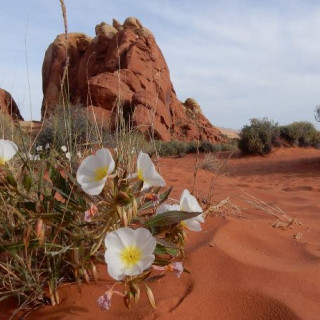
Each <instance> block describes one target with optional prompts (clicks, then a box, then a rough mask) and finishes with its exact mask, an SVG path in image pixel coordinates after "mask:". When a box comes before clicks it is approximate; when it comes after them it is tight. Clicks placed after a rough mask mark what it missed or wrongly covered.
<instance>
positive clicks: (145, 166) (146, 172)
mask: <svg viewBox="0 0 320 320" xmlns="http://www.w3.org/2000/svg"><path fill="white" fill-rule="evenodd" d="M137 169H138V172H137V176H138V179H140V180H142V181H143V182H144V187H143V188H144V189H146V188H148V187H164V186H165V185H166V183H165V181H164V179H163V178H162V177H161V176H160V174H159V173H158V172H157V170H156V168H155V166H154V164H153V162H152V161H151V159H150V157H149V155H148V154H147V153H144V152H142V151H140V153H139V155H138V159H137Z"/></svg>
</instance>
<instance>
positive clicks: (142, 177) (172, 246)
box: [77, 148, 204, 310]
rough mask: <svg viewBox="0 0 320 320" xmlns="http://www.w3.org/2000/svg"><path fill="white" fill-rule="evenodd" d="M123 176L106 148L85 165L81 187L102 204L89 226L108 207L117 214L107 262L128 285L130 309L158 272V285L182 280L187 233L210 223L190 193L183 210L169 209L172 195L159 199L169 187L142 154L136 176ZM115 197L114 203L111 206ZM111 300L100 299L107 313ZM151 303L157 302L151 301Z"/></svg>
mask: <svg viewBox="0 0 320 320" xmlns="http://www.w3.org/2000/svg"><path fill="white" fill-rule="evenodd" d="M120 171H121V168H118V167H117V165H116V161H114V159H113V157H112V154H111V152H110V150H108V149H105V148H103V149H100V150H97V151H96V153H95V154H94V155H90V156H88V157H87V158H86V159H84V160H83V161H82V163H81V165H80V166H79V168H78V171H77V182H78V183H79V185H80V186H81V188H82V190H83V191H84V192H85V193H86V194H88V195H90V196H91V197H92V201H93V202H94V200H95V199H96V200H97V202H96V203H95V204H94V203H91V205H90V208H89V209H88V210H87V211H86V212H85V215H84V220H85V221H86V222H88V223H93V222H94V220H95V219H98V218H99V216H100V215H101V214H103V213H102V212H101V211H103V210H104V207H105V206H109V207H112V205H114V206H115V208H116V209H115V211H116V212H117V214H118V220H117V221H116V223H115V224H116V225H117V227H116V228H115V229H113V230H112V229H111V230H108V232H107V234H106V236H105V241H104V244H105V248H106V250H105V254H104V258H105V262H106V264H107V269H108V273H109V275H110V277H112V278H113V279H114V280H116V281H121V282H122V283H124V286H125V292H126V297H127V299H126V301H127V305H130V300H131V298H132V297H134V298H135V299H137V297H139V295H140V293H139V292H140V289H138V286H139V283H142V282H145V281H146V280H147V281H150V279H152V277H150V275H151V273H152V272H157V271H160V272H161V273H160V274H159V275H158V276H156V277H155V276H153V277H155V279H157V278H158V277H162V276H164V274H165V273H166V272H168V271H172V272H173V273H174V274H175V275H176V276H177V277H180V276H181V274H182V272H183V270H184V267H183V263H182V261H181V260H182V259H183V257H184V250H183V247H184V239H185V231H184V230H185V228H187V229H189V230H192V231H201V225H200V223H203V222H204V218H203V215H202V208H201V207H200V206H199V204H198V202H197V200H196V198H195V197H194V196H193V195H191V194H190V192H189V191H188V190H184V191H183V192H182V194H181V198H180V202H179V204H167V203H165V201H166V200H167V198H168V195H169V193H170V191H171V189H169V191H167V192H165V193H163V194H162V195H159V191H160V188H161V187H164V186H165V185H166V183H165V181H164V179H163V177H162V176H161V175H160V174H159V173H158V172H157V170H156V168H155V165H154V164H153V162H152V160H151V159H150V157H149V155H148V154H146V153H144V152H142V151H141V152H140V153H139V154H138V156H137V163H136V172H135V173H133V174H132V173H131V174H128V175H127V176H126V177H121V174H120ZM115 180H116V181H117V183H118V185H117V186H115ZM108 181H111V182H110V183H108ZM114 190H117V191H116V192H115V191H114ZM114 192H115V193H116V194H114ZM110 194H113V197H111V200H109V202H108V201H107V200H106V199H108V196H110ZM130 204H132V206H130ZM109 212H110V211H109ZM157 257H161V259H159V258H157ZM150 290H151V289H150V288H149V289H148V290H147V294H148V296H149V294H150ZM148 292H149V293H148ZM111 296H112V294H110V292H109V291H107V292H106V293H105V294H104V295H102V296H101V297H100V298H99V300H98V305H99V306H100V307H101V309H103V310H108V309H109V308H110V306H111ZM149 300H150V302H151V301H153V298H151V297H150V296H149Z"/></svg>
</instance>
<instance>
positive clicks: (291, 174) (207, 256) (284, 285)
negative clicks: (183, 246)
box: [0, 149, 320, 320]
mask: <svg viewBox="0 0 320 320" xmlns="http://www.w3.org/2000/svg"><path fill="white" fill-rule="evenodd" d="M201 157H202V158H203V155H202V156H201ZM195 160H196V156H195V155H188V156H186V157H183V158H178V159H173V158H164V159H161V160H160V162H159V168H160V170H161V174H162V175H163V176H164V177H165V179H166V181H167V184H168V185H169V186H170V185H173V186H174V190H173V193H172V197H174V198H177V199H179V197H180V193H181V191H182V190H183V189H184V188H188V189H189V190H192V186H193V173H194V165H195ZM228 172H229V174H228V176H227V177H220V178H218V179H217V180H216V181H215V187H214V193H213V200H214V202H219V201H220V200H223V199H225V198H227V197H228V196H229V198H230V200H231V201H232V203H234V204H235V205H237V206H238V207H239V208H240V209H241V211H240V212H238V211H236V210H231V208H230V207H227V206H226V207H222V208H221V210H220V213H219V214H218V215H213V216H210V217H208V218H207V220H206V223H205V224H204V225H203V231H202V232H200V233H192V232H188V245H187V256H188V259H187V260H186V261H185V265H186V267H187V268H188V269H189V270H191V271H192V273H191V274H183V275H182V276H181V278H180V279H177V278H175V277H174V276H173V275H172V274H169V275H168V276H167V277H165V278H164V279H162V280H161V281H160V282H158V283H154V284H153V285H152V289H153V290H154V294H155V299H156V302H157V308H156V309H155V310H153V309H152V308H151V307H150V305H149V303H148V302H147V297H146V295H145V294H143V295H142V297H141V300H140V302H139V304H138V306H134V307H133V308H132V309H131V311H129V310H127V309H125V308H124V307H123V301H122V299H121V298H120V297H118V296H114V297H113V300H112V308H111V310H110V311H108V312H103V311H101V310H100V309H99V308H98V306H97V305H96V300H97V298H98V297H99V296H100V295H101V294H102V293H103V292H104V291H105V290H106V288H107V285H108V284H110V283H111V282H110V280H108V278H107V274H106V268H105V266H101V267H100V268H99V271H100V279H101V281H100V282H99V283H98V284H96V285H83V287H82V292H81V293H78V292H77V289H76V287H75V286H74V285H66V286H64V287H63V288H61V291H60V295H61V300H62V303H61V304H60V305H58V306H55V307H44V308H42V309H39V310H37V311H35V312H33V313H32V314H31V315H30V316H29V317H28V318H27V319H34V320H36V319H46V320H58V319H70V320H73V319H77V320H79V319H85V320H89V319H96V320H98V319H150V320H151V319H165V320H170V319H175V320H176V319H190V320H191V319H217V320H233V319H234V320H236V319H237V320H241V319H246V320H247V319H257V320H267V319H272V320H278V319H279V320H280V319H281V320H285V319H286V320H296V319H304V320H317V319H320V203H319V196H320V183H319V178H320V150H315V149H279V150H276V151H275V152H273V153H272V154H271V155H269V156H267V157H244V158H232V159H230V160H229V162H228ZM212 176H213V174H212V173H211V172H208V171H205V170H203V169H201V170H199V172H198V175H197V183H196V190H197V192H198V194H206V193H207V192H208V190H209V188H210V181H211V178H212ZM258 200H260V202H259V204H258V207H260V209H259V208H258V207H255V206H254V203H256V204H257V201H258ZM261 201H263V203H262V202H261ZM249 202H251V203H249ZM252 202H254V203H252ZM272 206H277V207H279V208H281V209H282V210H283V211H284V212H285V213H286V214H287V215H288V216H290V217H293V218H295V219H296V220H295V223H294V224H293V225H291V226H289V227H287V228H285V229H284V230H283V229H282V228H274V227H273V226H272V225H274V223H275V222H276V221H277V218H275V217H273V216H272V215H271V214H270V213H266V212H265V211H264V210H261V207H264V208H269V209H270V208H271V207H272ZM0 307H1V308H0V314H1V315H0V319H7V318H8V308H9V309H10V305H9V304H8V303H2V304H1V305H0Z"/></svg>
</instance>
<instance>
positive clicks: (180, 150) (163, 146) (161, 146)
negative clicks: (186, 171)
mask: <svg viewBox="0 0 320 320" xmlns="http://www.w3.org/2000/svg"><path fill="white" fill-rule="evenodd" d="M156 148H157V150H158V152H159V155H160V156H162V157H169V156H183V155H185V154H186V153H187V152H188V143H187V142H183V141H169V142H163V141H156Z"/></svg>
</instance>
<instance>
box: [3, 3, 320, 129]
mask: <svg viewBox="0 0 320 320" xmlns="http://www.w3.org/2000/svg"><path fill="white" fill-rule="evenodd" d="M56 2H57V3H53V2H52V1H40V0H30V1H28V4H27V2H25V1H23V0H12V1H10V4H9V3H8V4H6V5H4V6H2V11H1V13H0V38H1V39H5V41H1V45H0V49H1V50H0V61H6V63H5V64H4V63H0V74H1V77H0V86H4V87H5V89H6V88H7V89H8V90H9V91H10V89H12V90H13V94H14V98H16V97H17V98H16V99H18V100H19V101H21V102H22V103H23V110H22V113H23V114H24V115H25V116H27V113H28V108H29V107H28V105H29V103H28V101H29V98H28V95H29V92H28V87H27V85H26V63H25V47H24V39H25V32H26V25H27V20H28V19H29V25H28V32H27V52H28V57H29V72H30V82H31V94H32V101H33V105H34V108H39V109H38V110H37V111H34V112H33V113H34V114H38V115H40V104H41V65H42V60H43V56H44V52H45V49H46V48H47V47H48V45H49V44H50V42H52V41H53V40H54V38H55V36H56V35H57V34H58V33H62V32H63V23H62V17H61V12H60V6H59V3H58V1H56ZM17 4H19V5H17ZM66 4H67V13H68V22H69V30H70V31H79V32H84V33H87V34H89V35H91V36H92V35H94V26H95V25H96V24H98V23H100V22H101V21H106V22H109V23H111V21H112V18H116V19H118V20H120V21H123V20H124V19H125V18H126V17H127V16H137V17H138V18H139V19H140V20H141V21H142V22H143V23H144V25H146V26H147V27H148V28H149V29H151V30H152V32H153V33H154V34H155V36H156V40H157V42H158V44H159V46H160V48H161V50H162V52H163V54H164V56H165V58H166V60H167V63H168V65H169V69H170V73H171V79H172V82H173V85H174V87H175V89H176V92H177V95H178V98H179V99H181V100H184V99H186V98H187V97H190V96H191V97H193V98H195V99H196V100H198V101H199V103H200V104H201V106H202V109H203V112H204V113H205V115H206V116H207V117H208V118H209V119H210V120H211V121H212V122H213V123H214V124H217V125H220V126H226V127H235V128H239V127H241V126H243V125H244V124H245V123H247V122H248V121H249V119H250V118H253V117H263V116H267V117H269V118H270V119H273V120H275V121H278V122H280V123H287V122H289V121H291V120H292V121H294V120H308V121H311V122H313V123H315V122H314V118H313V109H314V107H315V105H317V104H320V93H319V87H320V64H319V57H320V41H319V40H318V37H319V33H320V2H316V1H312V0H270V1H250V0H216V1H209V0H205V1H197V2H194V1H192V0H180V1H172V0H161V1H160V0H154V1H145V0H137V1H134V2H132V1H127V0H120V1H117V2H110V1H108V2H106V1H104V0H95V1H90V2H87V1H76V2H75V1H71V0H70V1H68V0H67V1H66ZM27 5H28V6H27ZM17 8H18V9H17Z"/></svg>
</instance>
